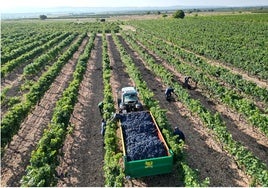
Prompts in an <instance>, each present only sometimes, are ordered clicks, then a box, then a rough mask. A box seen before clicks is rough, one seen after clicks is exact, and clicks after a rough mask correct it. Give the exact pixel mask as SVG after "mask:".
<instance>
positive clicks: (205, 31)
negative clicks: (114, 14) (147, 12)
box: [131, 14, 268, 80]
mask: <svg viewBox="0 0 268 188" xmlns="http://www.w3.org/2000/svg"><path fill="white" fill-rule="evenodd" d="M245 18H248V20H247V19H245ZM241 19H243V21H241ZM257 20H258V21H257ZM252 23H254V24H252ZM131 24H132V25H135V26H137V27H138V28H144V29H145V30H146V32H148V33H153V34H154V35H159V33H161V38H162V39H166V40H168V41H170V42H172V43H174V44H177V45H179V46H180V47H183V48H187V49H189V50H193V51H194V52H196V53H198V54H200V55H205V56H206V57H208V58H212V59H216V60H219V61H221V62H222V63H224V64H227V65H231V66H234V67H238V68H241V69H242V70H244V71H245V72H247V73H248V74H250V75H253V76H254V75H255V76H257V77H259V78H262V79H265V80H267V79H268V73H267V72H268V67H267V63H266V62H267V61H268V56H267V53H266V52H267V45H265V41H267V33H266V31H267V30H268V25H267V14H259V15H232V16H205V17H198V19H197V18H195V17H187V18H186V19H183V20H176V19H162V20H143V21H132V22H131ZM163 28H165V29H163Z"/></svg>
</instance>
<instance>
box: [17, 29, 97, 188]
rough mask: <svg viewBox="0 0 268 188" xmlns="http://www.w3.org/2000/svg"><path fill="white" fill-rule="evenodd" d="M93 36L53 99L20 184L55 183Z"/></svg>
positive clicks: (39, 184) (47, 184) (46, 184)
mask: <svg viewBox="0 0 268 188" xmlns="http://www.w3.org/2000/svg"><path fill="white" fill-rule="evenodd" d="M85 35H86V34H84V35H83V36H85ZM94 39H95V34H93V35H92V36H91V38H90V41H89V42H88V44H87V45H86V47H85V50H84V52H83V54H82V55H81V56H80V57H79V59H78V63H77V65H76V69H75V71H74V73H73V80H72V81H71V83H70V84H69V86H68V87H67V88H66V89H65V90H64V92H63V94H62V97H61V98H60V99H59V100H58V102H57V103H56V107H55V109H54V112H53V116H52V120H51V123H50V124H49V125H48V128H47V129H46V130H45V131H44V133H43V136H42V138H41V139H40V141H39V143H38V146H37V148H36V150H35V151H34V152H32V155H31V159H30V165H29V166H28V167H27V169H26V172H27V174H26V175H25V176H23V178H22V180H21V182H22V186H30V187H33V186H55V185H56V167H57V166H58V164H59V161H58V155H59V154H60V149H61V148H62V145H63V143H64V140H65V137H66V135H67V133H68V126H69V120H70V116H71V114H72V112H73V108H74V105H75V103H76V102H77V96H78V91H79V86H80V83H81V81H82V80H83V77H84V73H85V71H86V68H87V64H88V63H87V62H88V59H89V57H90V54H91V53H90V52H91V49H92V48H93V46H94V44H93V42H94Z"/></svg>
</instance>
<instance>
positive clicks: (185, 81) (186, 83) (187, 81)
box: [184, 76, 191, 89]
mask: <svg viewBox="0 0 268 188" xmlns="http://www.w3.org/2000/svg"><path fill="white" fill-rule="evenodd" d="M190 79H191V77H190V76H186V77H185V78H184V86H185V87H186V88H188V89H191V86H190V85H189V80H190Z"/></svg>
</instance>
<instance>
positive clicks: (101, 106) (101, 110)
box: [98, 101, 103, 116]
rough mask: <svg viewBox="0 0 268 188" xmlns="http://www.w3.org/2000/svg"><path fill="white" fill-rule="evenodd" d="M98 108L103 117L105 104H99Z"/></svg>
mask: <svg viewBox="0 0 268 188" xmlns="http://www.w3.org/2000/svg"><path fill="white" fill-rule="evenodd" d="M98 107H99V110H100V114H101V116H102V115H103V102H102V101H101V102H100V103H99V104H98Z"/></svg>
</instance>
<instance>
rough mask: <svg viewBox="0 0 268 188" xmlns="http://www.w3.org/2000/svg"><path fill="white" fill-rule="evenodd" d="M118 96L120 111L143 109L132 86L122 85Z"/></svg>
mask: <svg viewBox="0 0 268 188" xmlns="http://www.w3.org/2000/svg"><path fill="white" fill-rule="evenodd" d="M119 96H120V97H118V107H119V112H120V113H122V112H123V113H128V112H132V111H142V110H143V106H142V104H141V103H140V102H139V97H138V92H137V90H136V89H135V88H134V87H123V88H122V89H121V91H120V94H119Z"/></svg>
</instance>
